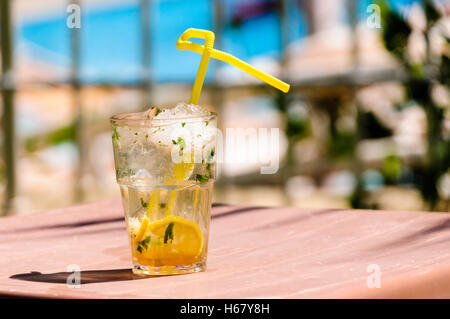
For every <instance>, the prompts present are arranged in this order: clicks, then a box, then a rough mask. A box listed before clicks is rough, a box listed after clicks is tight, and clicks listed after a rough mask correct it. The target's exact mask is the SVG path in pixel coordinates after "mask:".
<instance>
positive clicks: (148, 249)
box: [111, 103, 217, 275]
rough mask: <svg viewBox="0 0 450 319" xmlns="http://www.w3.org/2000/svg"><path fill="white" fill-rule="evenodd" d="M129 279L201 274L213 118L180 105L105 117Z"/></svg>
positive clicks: (213, 140)
mask: <svg viewBox="0 0 450 319" xmlns="http://www.w3.org/2000/svg"><path fill="white" fill-rule="evenodd" d="M111 124H112V130H113V133H112V139H113V147H114V160H115V167H116V177H117V182H118V184H119V186H120V190H121V194H122V203H123V208H124V212H125V218H126V223H127V229H128V233H129V239H130V247H131V257H132V261H133V272H134V273H136V274H140V275H166V274H181V273H190V272H197V271H202V270H205V268H206V256H207V250H208V235H209V222H210V212H211V200H212V191H213V183H214V179H215V158H216V156H215V153H216V127H217V117H216V115H215V114H213V113H211V112H209V111H207V110H206V109H204V108H202V107H200V106H198V105H192V104H185V103H181V104H178V105H177V106H175V107H173V108H167V109H162V108H158V107H153V108H151V109H149V110H148V111H146V112H142V113H130V114H122V115H118V116H114V117H112V118H111Z"/></svg>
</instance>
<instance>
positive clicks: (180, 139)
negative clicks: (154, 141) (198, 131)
mask: <svg viewBox="0 0 450 319" xmlns="http://www.w3.org/2000/svg"><path fill="white" fill-rule="evenodd" d="M172 144H173V145H178V146H179V147H180V150H184V148H185V147H186V142H185V141H184V140H183V139H182V138H181V137H179V138H178V140H177V141H175V140H172Z"/></svg>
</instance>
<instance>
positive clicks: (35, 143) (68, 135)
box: [25, 123, 77, 152]
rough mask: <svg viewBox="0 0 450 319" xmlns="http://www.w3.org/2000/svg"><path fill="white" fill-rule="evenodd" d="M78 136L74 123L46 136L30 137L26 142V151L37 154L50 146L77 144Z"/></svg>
mask: <svg viewBox="0 0 450 319" xmlns="http://www.w3.org/2000/svg"><path fill="white" fill-rule="evenodd" d="M76 135H77V134H76V125H75V123H72V124H70V125H67V126H63V127H60V128H58V129H56V130H53V131H50V132H48V133H45V134H40V135H36V136H32V137H28V138H27V139H26V140H25V149H26V151H28V152H35V151H37V150H40V149H42V148H45V147H48V146H52V145H58V144H61V143H65V142H75V141H76Z"/></svg>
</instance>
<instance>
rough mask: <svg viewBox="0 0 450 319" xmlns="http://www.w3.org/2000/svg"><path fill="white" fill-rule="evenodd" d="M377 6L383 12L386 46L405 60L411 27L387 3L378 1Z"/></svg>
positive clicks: (383, 31) (382, 19)
mask: <svg viewBox="0 0 450 319" xmlns="http://www.w3.org/2000/svg"><path fill="white" fill-rule="evenodd" d="M377 4H378V6H379V7H380V12H381V25H382V36H383V39H384V46H385V47H386V49H387V50H388V51H389V52H391V53H392V54H394V55H395V56H397V57H398V58H399V59H403V58H404V48H405V47H406V45H407V43H408V37H409V35H410V34H411V27H410V26H409V25H408V23H407V22H406V21H405V20H403V18H402V17H401V16H400V15H399V14H398V13H397V12H395V11H393V10H391V8H390V7H389V4H388V3H387V1H378V2H377Z"/></svg>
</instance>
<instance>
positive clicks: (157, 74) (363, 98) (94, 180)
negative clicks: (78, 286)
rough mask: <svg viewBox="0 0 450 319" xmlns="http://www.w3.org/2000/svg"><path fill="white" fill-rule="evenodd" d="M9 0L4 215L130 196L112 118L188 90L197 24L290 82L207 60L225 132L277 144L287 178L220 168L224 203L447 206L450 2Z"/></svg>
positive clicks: (247, 168) (4, 23) (210, 93)
mask: <svg viewBox="0 0 450 319" xmlns="http://www.w3.org/2000/svg"><path fill="white" fill-rule="evenodd" d="M72 4H75V5H78V6H79V7H80V8H81V25H80V28H70V27H68V19H70V15H71V14H73V12H74V11H73V10H72V9H73V7H72V6H71V5H72ZM0 6H1V11H0V22H1V25H0V27H1V48H0V52H1V88H2V89H1V103H2V104H1V136H0V141H1V161H0V202H1V204H2V207H1V208H2V209H1V211H0V213H1V214H3V215H7V214H28V213H33V212H37V211H42V210H46V209H50V208H54V207H60V206H67V205H72V204H74V203H79V202H86V201H93V200H99V199H106V198H112V197H118V196H119V187H118V186H117V184H116V182H115V171H114V164H113V152H112V143H111V130H110V126H109V120H108V119H109V117H110V116H111V115H113V114H117V113H122V112H129V111H139V110H144V109H147V108H148V107H149V106H154V105H162V106H165V105H173V104H175V103H177V102H180V101H187V100H188V99H189V96H190V91H191V87H192V84H193V80H194V78H195V74H196V71H197V68H198V65H199V62H200V55H198V54H196V53H193V52H189V51H182V52H181V51H177V50H176V47H175V43H176V40H177V38H178V37H179V36H180V35H181V34H182V33H183V31H184V30H185V29H187V28H189V27H193V28H202V29H209V30H212V31H214V32H215V34H216V42H215V47H216V48H218V49H220V50H223V51H226V52H229V53H231V54H233V55H235V56H236V57H239V58H241V59H243V60H245V61H247V62H249V63H250V64H252V65H254V66H255V67H257V68H260V69H262V70H264V71H266V72H268V73H270V74H272V75H274V76H277V77H279V78H281V79H283V80H284V81H286V82H288V83H290V84H291V91H290V92H289V93H288V94H286V95H285V94H283V93H279V92H277V91H276V90H275V89H273V88H271V87H269V86H267V85H265V84H263V83H260V82H259V81H257V80H254V79H252V78H250V77H249V76H247V75H246V74H244V73H243V72H242V71H240V70H239V69H236V68H234V67H231V66H229V65H226V64H224V63H221V62H217V61H211V63H210V66H209V68H208V72H207V77H206V84H205V87H204V89H203V93H202V97H201V99H200V104H203V105H206V106H208V107H211V108H213V109H215V110H216V111H217V112H218V113H219V116H220V125H221V127H222V128H227V127H241V128H246V127H255V128H258V127H268V128H271V127H278V128H280V132H281V134H280V135H281V139H282V140H281V142H282V143H281V148H280V169H279V171H278V173H277V174H274V175H261V174H260V170H259V169H260V165H259V164H245V165H244V164H227V163H225V164H221V165H219V174H218V180H217V183H216V189H215V194H214V201H215V202H222V203H239V204H243V203H245V204H249V205H291V206H298V207H315V208H319V207H327V208H344V207H355V208H374V209H392V210H435V211H450V204H449V203H450V171H449V167H450V93H449V88H450V47H449V45H450V44H449V42H450V1H445V0H439V1H428V0H427V1H425V0H423V1H418V0H389V1H379V2H378V1H377V2H374V1H369V0H239V1H238V0H215V1H214V0H191V1H184V0H78V1H76V0H72V1H63V0H34V1H29V0H10V1H8V0H4V1H1V4H0ZM69 22H70V21H69ZM69 24H70V23H69Z"/></svg>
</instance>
